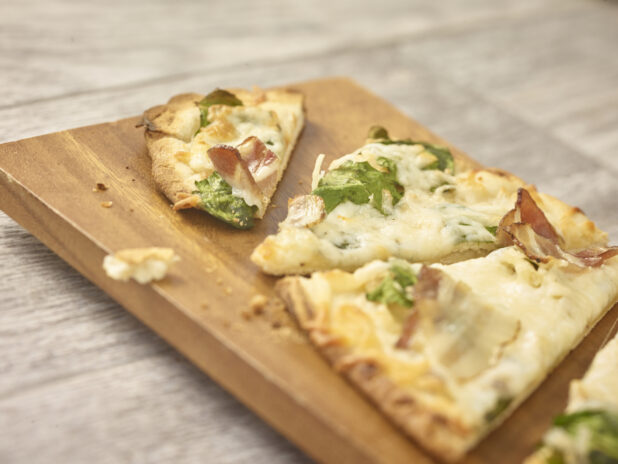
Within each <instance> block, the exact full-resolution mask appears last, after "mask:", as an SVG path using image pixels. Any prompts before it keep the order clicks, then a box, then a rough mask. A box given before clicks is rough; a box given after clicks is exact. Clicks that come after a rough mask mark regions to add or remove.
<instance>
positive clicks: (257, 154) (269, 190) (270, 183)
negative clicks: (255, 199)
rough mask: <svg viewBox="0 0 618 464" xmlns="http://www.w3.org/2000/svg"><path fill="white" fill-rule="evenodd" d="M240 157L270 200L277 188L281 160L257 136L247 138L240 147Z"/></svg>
mask: <svg viewBox="0 0 618 464" xmlns="http://www.w3.org/2000/svg"><path fill="white" fill-rule="evenodd" d="M238 152H239V153H240V157H241V158H242V159H243V160H244V161H245V162H246V163H247V168H248V169H249V172H250V173H251V175H252V176H253V179H254V180H255V182H256V183H257V186H258V187H259V189H260V190H261V191H262V193H263V194H264V195H265V196H267V197H268V198H270V197H271V196H272V194H273V193H274V192H275V189H276V188H277V174H278V166H277V164H278V163H279V158H277V155H275V154H274V153H273V152H272V151H271V150H269V149H268V148H267V147H266V145H265V144H264V143H262V141H261V140H260V139H258V138H257V137H255V136H251V137H247V138H246V139H245V140H244V141H243V142H242V143H241V144H240V145H238Z"/></svg>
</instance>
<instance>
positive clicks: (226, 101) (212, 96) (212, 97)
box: [197, 89, 242, 127]
mask: <svg viewBox="0 0 618 464" xmlns="http://www.w3.org/2000/svg"><path fill="white" fill-rule="evenodd" d="M212 105H227V106H242V101H240V99H239V98H238V97H236V95H234V94H233V93H231V92H228V91H227V90H223V89H215V90H213V91H212V92H210V93H209V94H208V95H206V96H205V97H204V98H202V99H201V100H200V102H199V103H198V104H197V106H198V107H199V109H200V127H204V126H207V125H208V124H210V121H208V108H210V107H211V106H212Z"/></svg>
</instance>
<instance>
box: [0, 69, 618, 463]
mask: <svg viewBox="0 0 618 464" xmlns="http://www.w3.org/2000/svg"><path fill="white" fill-rule="evenodd" d="M291 88H293V89H295V90H299V91H300V92H302V93H303V94H304V95H305V98H306V115H307V123H306V127H305V129H304V131H303V134H302V135H301V138H300V139H299V142H298V145H297V148H296V150H295V154H294V156H293V158H292V160H291V162H290V165H289V167H288V170H287V172H286V176H285V177H284V179H283V181H282V183H281V185H280V186H279V189H278V191H277V193H276V194H275V196H274V198H273V203H274V204H276V205H282V204H283V205H285V203H286V199H287V198H289V197H291V196H294V195H296V194H299V193H303V192H306V191H307V190H308V188H309V184H310V176H311V171H312V169H311V167H312V165H313V163H314V159H315V156H316V154H318V153H326V154H327V155H328V156H327V160H326V161H327V162H328V161H330V160H332V159H333V158H335V157H337V156H339V155H340V154H341V153H347V152H349V151H351V150H353V149H354V148H355V147H356V146H358V145H359V143H362V140H364V137H365V134H366V131H367V128H368V127H369V126H371V125H372V124H374V123H376V122H379V123H380V124H383V125H385V126H386V127H388V128H389V130H390V132H391V133H392V134H393V136H395V137H402V136H411V137H412V138H415V139H422V140H428V141H434V142H438V143H443V144H444V143H446V142H445V141H443V140H440V139H438V138H437V137H436V136H434V135H433V134H431V133H430V132H428V131H427V130H426V129H425V128H423V127H422V126H420V125H418V124H417V123H415V122H414V121H411V120H409V119H407V118H406V117H405V116H404V115H403V114H401V113H400V112H399V111H397V110H396V109H394V108H393V107H391V106H390V105H388V104H387V103H386V102H384V101H382V100H380V99H378V98H377V97H375V96H373V95H371V94H369V93H367V92H366V91H365V90H363V89H362V88H360V87H359V86H357V85H356V84H354V83H353V82H352V81H350V80H348V79H341V78H340V79H325V80H318V81H313V82H309V83H304V84H298V85H293V86H292V87H291ZM137 121H138V120H137V119H136V118H132V119H128V120H122V121H118V122H116V123H109V124H103V125H97V126H90V127H84V128H79V129H73V130H70V131H63V132H59V133H55V134H50V135H46V136H41V137H35V138H31V139H26V140H22V141H18V142H12V143H8V144H4V145H2V146H0V172H1V176H2V177H1V178H0V194H1V195H0V198H2V202H1V203H0V207H2V209H4V210H5V211H6V212H7V213H8V214H10V215H11V216H13V217H14V218H15V219H16V220H17V221H18V222H20V223H22V224H23V225H24V226H26V227H27V228H28V229H29V230H30V231H31V232H33V233H34V234H35V235H36V236H37V237H38V238H40V239H41V240H42V241H43V242H44V243H45V244H46V245H48V246H49V247H50V248H52V249H53V250H54V251H55V252H56V253H57V254H59V255H60V256H61V257H62V258H63V259H65V260H66V261H68V262H69V263H70V264H71V265H72V266H73V267H75V268H76V269H77V270H78V271H79V272H80V273H82V274H83V275H84V276H86V277H87V278H88V279H89V280H91V281H93V282H94V283H96V284H97V285H98V286H100V287H101V288H102V289H103V290H105V291H106V292H107V293H109V294H110V295H111V296H112V297H113V298H114V299H115V300H116V301H118V302H119V303H121V304H122V305H123V306H125V307H126V308H127V309H128V310H130V311H131V312H132V313H134V314H135V315H136V316H137V317H138V318H139V319H140V320H142V321H143V322H144V323H145V324H146V325H148V326H149V327H151V328H153V329H154V330H155V331H156V332H157V333H159V334H160V335H161V336H162V337H163V338H164V339H166V340H167V341H168V342H169V343H170V344H172V345H173V346H175V347H176V348H177V349H178V350H179V351H180V352H182V353H183V354H185V355H186V356H187V357H188V358H189V359H190V360H191V361H193V363H195V364H196V365H197V366H199V367H200V368H201V369H203V370H204V371H205V372H207V373H208V374H209V375H210V376H211V377H212V378H214V379H215V380H216V381H217V382H218V383H220V384H222V385H223V386H224V387H225V388H226V389H228V390H229V391H231V392H232V393H233V394H234V395H236V396H237V397H238V398H240V399H241V400H242V401H243V402H244V403H246V404H247V405H249V406H250V407H251V408H252V409H253V410H255V411H256V412H257V413H258V414H259V415H260V416H261V417H263V418H264V419H266V420H267V421H268V422H269V423H271V424H273V425H274V426H275V427H276V428H278V429H279V430H280V431H281V432H282V433H284V434H285V435H286V436H288V437H289V438H290V439H292V440H293V441H294V442H295V443H297V444H298V445H299V446H300V447H301V448H303V449H304V450H305V451H307V452H308V453H309V454H310V455H312V456H314V457H316V458H317V459H319V460H321V461H328V462H354V463H357V462H392V463H396V462H409V460H410V459H413V460H415V461H416V462H430V459H429V457H428V456H426V455H425V454H423V453H422V452H421V451H420V450H419V449H418V448H416V447H415V446H414V445H413V443H412V442H411V441H409V440H407V439H406V438H405V437H404V436H403V435H402V434H401V433H400V432H399V431H397V430H396V429H395V428H394V427H393V426H392V425H391V424H390V423H389V422H388V421H387V420H386V419H384V418H383V417H382V416H381V415H380V414H379V413H378V412H377V411H376V410H375V409H374V408H373V407H372V406H371V405H370V404H368V402H367V401H365V400H364V399H363V398H362V397H361V396H360V395H359V394H358V393H356V391H355V390H353V388H352V387H351V386H349V385H348V384H346V383H345V381H344V380H343V379H341V378H340V377H339V376H337V374H336V373H334V372H333V371H332V370H331V369H330V368H329V367H328V366H327V364H326V363H325V362H324V361H323V360H322V359H321V358H320V357H319V355H318V354H317V353H316V352H315V351H314V350H313V349H312V348H311V346H310V345H309V344H307V343H306V341H305V340H304V338H303V337H302V336H301V335H300V334H299V333H298V332H297V329H296V327H295V325H294V324H293V323H292V321H291V320H290V318H289V316H287V314H286V313H285V312H283V310H282V309H281V308H277V309H272V310H267V313H266V315H265V316H262V317H252V318H250V319H247V317H246V314H247V313H246V311H247V310H248V309H249V308H248V302H249V301H250V299H251V297H252V296H253V295H256V294H262V295H266V296H269V297H270V296H272V295H273V283H274V279H273V278H272V277H269V276H266V275H264V274H262V273H260V272H259V270H258V269H257V268H256V267H255V266H253V265H252V264H251V262H250V261H249V259H248V256H249V255H250V253H251V251H252V250H253V248H254V247H255V245H256V244H257V243H259V242H260V241H261V240H262V239H263V237H264V236H265V235H266V234H268V233H272V232H274V231H275V230H276V227H277V223H278V222H279V221H280V220H281V219H282V218H283V216H284V215H285V212H286V209H285V208H284V207H282V208H275V209H274V210H271V211H270V212H269V214H268V215H267V216H266V217H265V219H264V220H263V221H260V222H259V224H258V225H257V226H256V227H255V228H254V229H252V230H251V231H238V230H235V229H232V228H229V227H227V226H225V225H223V224H221V223H219V222H218V221H216V220H214V219H212V218H211V217H209V216H207V215H205V214H203V213H201V212H199V211H186V212H182V213H176V212H173V211H172V210H171V209H170V208H169V204H168V202H167V200H166V199H165V198H164V197H163V196H162V195H161V194H159V193H157V192H156V191H155V189H154V186H153V182H152V180H151V178H150V159H149V158H148V156H147V153H146V150H145V145H144V141H143V133H142V130H141V129H137V128H135V124H136V122H137ZM453 149H454V150H455V151H457V150H456V149H455V148H453ZM50 173H51V175H50ZM97 182H103V183H105V184H106V185H107V186H108V187H109V190H107V191H105V192H93V191H92V187H93V186H94V185H95V184H96V183H97ZM103 200H106V201H107V200H111V201H112V202H113V203H114V206H113V207H112V208H102V207H101V206H100V203H101V201H103ZM139 246H166V247H171V248H173V249H174V250H175V251H176V252H177V253H178V255H179V256H180V257H181V259H182V261H181V262H180V263H179V264H177V265H175V266H174V268H173V270H172V272H171V273H170V274H169V275H168V277H167V278H166V279H164V280H163V281H161V282H158V283H155V284H152V285H147V286H140V285H138V284H136V283H134V282H130V283H121V282H116V281H112V280H111V279H109V278H107V277H106V276H105V275H104V273H103V271H102V269H101V261H102V258H103V256H104V255H105V254H106V253H110V252H114V251H116V250H119V249H122V248H127V247H139ZM273 318H276V321H273ZM608 320H609V319H608ZM273 322H275V323H273ZM599 337H602V333H598V334H597V335H596V336H591V337H589V338H588V339H587V342H588V343H589V344H590V343H591V344H592V346H594V345H595V344H597V345H598V343H599ZM583 350H584V351H583V354H581V353H580V351H581V350H580V351H578V353H580V354H579V356H583V357H585V356H586V351H585V350H586V348H585V347H584V348H583ZM588 351H589V352H590V350H588ZM579 366H580V364H579V363H578V362H577V361H572V360H568V361H567V362H565V363H564V364H563V365H562V366H561V370H560V371H558V372H559V373H558V374H557V382H558V383H562V384H564V383H565V382H566V379H569V378H571V376H572V373H573V372H577V371H578V369H579ZM560 372H562V374H560ZM538 395H540V396H541V400H540V404H542V405H543V406H542V407H534V408H526V407H522V408H521V410H522V411H523V412H522V413H521V414H523V417H522V418H521V419H520V422H518V421H517V420H511V421H509V422H508V423H507V425H505V426H504V427H502V428H500V429H499V430H498V431H497V432H496V433H494V434H493V436H492V438H491V439H490V440H488V441H487V444H486V445H485V446H484V447H480V448H479V449H478V451H475V452H473V453H471V454H470V456H469V457H468V460H469V462H491V460H492V459H493V457H495V456H496V455H498V454H499V453H500V452H501V450H503V449H504V447H505V446H507V445H508V446H509V447H510V457H509V461H511V462H518V461H519V460H521V459H522V458H523V457H524V456H526V455H527V454H529V453H530V452H531V450H532V449H533V446H534V443H535V442H536V441H538V439H539V437H540V436H541V434H542V430H543V429H542V428H541V426H542V424H546V423H548V422H549V420H550V419H551V417H552V416H553V415H554V414H555V413H556V412H558V411H559V410H560V409H561V408H562V402H560V401H556V398H557V397H556V396H555V395H554V394H553V392H551V393H549V394H548V393H547V392H546V391H545V389H544V388H541V389H540V390H539V392H538ZM26 396H27V395H26ZM521 414H520V415H521ZM526 421H527V422H529V423H530V426H528V427H526V428H525V431H521V422H526ZM509 424H510V425H509ZM535 426H536V427H535ZM514 430H519V432H518V434H519V438H518V440H517V441H515V442H513V441H512V440H511V439H510V438H509V437H510V435H511V434H512V433H513V432H514ZM376 436H378V437H380V440H379V441H376V440H375V437H376Z"/></svg>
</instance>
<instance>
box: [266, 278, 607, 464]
mask: <svg viewBox="0 0 618 464" xmlns="http://www.w3.org/2000/svg"><path fill="white" fill-rule="evenodd" d="M301 279H302V277H297V276H291V277H285V278H283V279H281V280H279V281H278V282H277V284H276V285H275V291H276V293H277V294H278V295H279V296H280V297H281V298H282V299H283V301H284V302H285V305H286V307H287V308H288V310H289V311H290V313H292V315H293V316H294V318H295V320H296V322H297V323H298V325H299V326H300V327H301V328H302V329H304V330H305V331H306V332H307V334H308V337H309V339H310V341H311V342H312V343H313V344H314V345H315V346H316V348H317V349H318V351H319V352H320V353H321V354H322V355H323V356H324V357H325V358H326V359H327V360H328V361H329V362H330V364H331V365H332V366H333V367H334V368H335V370H337V371H338V372H340V373H341V374H343V375H344V376H345V377H346V378H347V380H348V381H350V382H351V383H352V384H353V385H354V386H355V387H356V388H358V389H359V390H361V391H362V392H363V393H364V394H365V395H366V396H367V397H368V398H369V399H370V400H371V401H372V402H373V403H374V404H375V405H376V406H377V407H378V409H379V410H380V411H381V412H382V413H383V414H384V415H386V416H387V417H388V418H389V419H390V420H392V421H393V422H394V423H395V424H397V425H398V426H399V427H400V428H401V429H402V430H403V431H404V432H405V433H406V434H407V435H408V436H409V437H411V438H413V439H414V440H415V441H416V442H417V443H419V444H420V445H421V446H423V447H424V448H425V449H426V450H428V451H429V452H431V453H432V454H433V455H435V456H436V457H438V458H440V459H442V460H444V461H447V462H455V461H458V460H459V459H461V458H462V457H463V456H464V455H465V454H466V453H467V452H468V451H469V450H470V449H471V448H473V447H474V446H475V445H476V444H477V443H479V442H480V441H481V440H482V439H483V438H484V437H485V436H487V435H488V434H489V433H490V432H491V431H492V430H494V429H496V428H497V427H499V426H500V425H501V424H502V423H503V422H504V421H505V420H506V419H508V417H509V416H510V415H511V413H512V412H513V411H514V410H515V409H517V408H518V407H519V406H520V405H521V404H522V403H523V402H525V400H526V399H527V398H528V397H529V396H530V394H531V393H532V392H534V391H535V390H536V389H537V388H538V387H539V386H540V385H541V384H542V383H543V382H544V381H545V379H546V378H547V377H548V376H549V375H550V374H551V373H552V372H553V370H554V369H555V368H556V367H557V366H558V365H559V364H560V363H561V362H562V361H563V360H564V359H565V358H566V357H567V356H568V355H569V353H571V351H572V350H573V349H575V348H576V347H577V346H579V344H580V343H581V342H582V340H583V339H584V338H586V336H587V335H588V334H589V333H590V331H591V330H592V329H593V328H594V327H595V326H596V325H597V323H598V322H599V321H600V320H601V319H602V318H603V317H604V316H605V315H606V314H607V313H608V312H609V310H611V308H613V307H614V305H616V304H618V297H617V298H614V300H613V301H612V302H611V303H610V304H609V305H608V306H607V307H606V308H605V309H604V310H603V311H601V312H600V313H599V315H598V317H597V318H596V319H595V320H594V321H593V322H592V323H590V324H589V325H588V326H587V327H586V328H585V329H584V330H583V331H582V333H581V335H580V337H578V339H577V340H576V341H575V342H574V343H573V346H572V347H571V349H570V350H568V351H566V352H565V353H564V354H563V356H561V357H560V358H559V359H556V361H555V362H554V363H553V364H552V365H551V366H550V367H549V368H548V369H547V371H546V372H545V373H544V375H543V376H541V377H539V379H538V381H537V382H534V383H533V384H532V385H530V386H529V388H527V389H526V390H525V391H524V392H522V393H521V394H520V395H519V396H518V397H517V398H516V399H515V401H513V402H512V403H511V405H510V406H509V407H508V408H507V409H506V410H505V411H504V412H503V413H502V414H501V415H500V417H499V418H498V419H497V420H495V421H493V422H492V423H490V424H488V426H487V427H483V428H481V429H470V428H468V427H465V426H464V425H463V424H460V423H458V422H456V421H454V420H452V419H451V418H448V417H445V416H444V415H441V414H437V413H435V412H434V411H432V410H431V409H429V408H428V407H426V406H424V405H423V404H421V403H419V402H418V401H417V400H416V399H415V398H414V397H413V396H412V395H410V393H409V392H406V391H405V390H403V389H402V388H400V387H399V386H398V385H397V384H395V383H394V382H393V381H392V380H391V379H390V378H389V377H388V375H386V374H385V373H384V372H382V370H381V368H380V365H379V362H378V361H376V360H374V359H370V358H365V359H359V358H352V356H351V355H353V354H354V353H353V350H352V349H351V347H346V346H343V345H342V344H341V342H340V341H339V339H338V338H336V337H334V336H332V335H330V334H329V333H328V331H327V330H326V329H324V328H320V327H318V326H317V324H315V325H312V324H311V322H312V320H313V319H314V317H315V316H316V314H317V311H315V310H314V308H313V305H312V302H311V297H310V296H309V295H307V293H306V292H305V290H304V289H303V286H302V284H301ZM349 359H354V361H353V362H346V360H349Z"/></svg>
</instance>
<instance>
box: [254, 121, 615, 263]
mask: <svg viewBox="0 0 618 464" xmlns="http://www.w3.org/2000/svg"><path fill="white" fill-rule="evenodd" d="M321 157H322V155H321ZM321 157H319V159H320V158H321ZM313 184H314V185H313V191H312V193H311V194H310V195H303V196H299V197H296V198H294V199H292V200H290V202H289V205H288V217H287V218H286V219H285V220H284V221H283V222H282V223H281V224H280V225H279V231H278V233H277V234H275V235H271V236H269V237H267V238H266V239H265V240H264V241H263V242H262V243H261V244H260V245H259V246H258V247H257V248H256V249H255V251H254V252H253V254H252V257H251V259H252V260H253V262H254V263H256V264H257V265H258V266H259V267H260V268H261V269H262V270H263V271H264V272H267V273H269V274H275V275H283V274H306V273H309V272H312V271H316V270H327V269H333V268H339V269H343V270H354V269H356V268H358V267H360V266H362V265H363V264H366V263H368V262H370V261H373V260H375V259H387V258H389V257H398V258H403V259H406V260H410V261H415V262H425V263H430V262H444V263H446V262H455V261H459V260H462V259H467V258H472V257H478V256H483V255H485V254H487V253H488V252H489V251H491V250H493V249H495V248H497V247H498V246H499V245H498V241H497V239H496V237H495V234H496V229H497V226H498V221H499V220H500V218H501V217H502V216H503V215H504V214H505V213H506V212H507V211H508V210H509V209H510V208H511V207H512V205H513V202H514V201H515V197H516V195H517V191H518V189H519V188H521V187H526V188H527V189H528V190H529V191H530V193H531V195H532V196H533V197H534V200H535V201H536V202H537V203H538V204H539V205H540V206H541V207H542V208H543V210H545V211H546V213H547V215H548V216H549V218H550V220H551V221H552V222H553V223H554V224H556V227H557V229H558V232H559V234H560V236H561V237H562V239H563V240H564V242H565V244H566V246H567V247H568V248H569V249H577V248H582V247H584V245H590V244H596V245H600V246H601V245H604V244H606V241H607V237H606V234H605V233H603V232H601V231H600V230H599V229H597V228H596V227H595V225H594V224H593V223H592V222H591V221H589V220H588V218H587V217H586V216H585V215H584V214H583V213H582V212H581V210H579V209H577V208H573V207H571V206H568V205H566V204H564V203H562V202H561V201H559V200H557V199H555V198H553V197H551V196H549V195H546V194H543V193H537V192H536V191H535V190H534V188H533V187H531V186H526V184H525V183H524V182H523V181H522V180H521V179H519V178H518V177H516V176H514V175H512V174H509V173H507V172H504V171H501V170H497V169H479V168H476V167H474V166H473V165H472V164H471V163H470V162H468V161H466V160H464V159H462V158H461V157H458V156H453V155H452V154H451V151H450V150H448V149H447V148H444V147H439V146H435V145H431V144H429V143H425V142H417V141H411V140H392V139H390V138H389V136H388V134H387V132H386V131H385V130H384V129H383V128H379V127H376V128H372V130H371V131H370V135H369V140H368V141H367V144H366V145H364V146H362V147H361V148H359V149H358V150H356V151H354V152H353V153H350V154H348V155H345V156H343V157H341V158H339V159H336V160H335V161H333V162H332V163H331V164H330V167H329V169H328V171H327V172H326V173H320V168H319V165H317V167H316V169H315V170H314V182H313Z"/></svg>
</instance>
